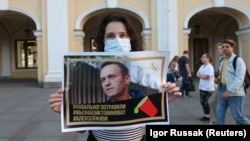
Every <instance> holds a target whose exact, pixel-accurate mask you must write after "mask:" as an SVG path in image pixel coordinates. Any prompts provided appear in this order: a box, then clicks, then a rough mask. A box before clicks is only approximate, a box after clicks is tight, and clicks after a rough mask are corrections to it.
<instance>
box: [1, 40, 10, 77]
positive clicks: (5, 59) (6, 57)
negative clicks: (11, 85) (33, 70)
mask: <svg viewBox="0 0 250 141" xmlns="http://www.w3.org/2000/svg"><path fill="white" fill-rule="evenodd" d="M9 45H10V44H9V41H8V40H5V41H2V42H1V48H2V55H1V56H2V74H1V77H4V78H10V77H11V73H10V47H9Z"/></svg>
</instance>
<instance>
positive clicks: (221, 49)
mask: <svg viewBox="0 0 250 141" xmlns="http://www.w3.org/2000/svg"><path fill="white" fill-rule="evenodd" d="M217 53H218V55H219V56H222V55H223V48H222V46H221V45H219V46H218V48H217Z"/></svg>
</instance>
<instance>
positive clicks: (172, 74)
mask: <svg viewBox="0 0 250 141" xmlns="http://www.w3.org/2000/svg"><path fill="white" fill-rule="evenodd" d="M178 60H179V56H178V55H175V56H174V57H173V59H172V60H171V61H170V62H169V65H168V69H167V82H172V83H176V81H177V79H178Z"/></svg>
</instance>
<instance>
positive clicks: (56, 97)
mask: <svg viewBox="0 0 250 141" xmlns="http://www.w3.org/2000/svg"><path fill="white" fill-rule="evenodd" d="M62 99H63V89H58V90H57V92H56V93H55V94H51V95H50V98H49V104H50V108H51V109H52V110H53V111H54V112H57V113H60V112H61V104H62Z"/></svg>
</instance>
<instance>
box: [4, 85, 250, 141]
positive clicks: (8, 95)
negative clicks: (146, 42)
mask: <svg viewBox="0 0 250 141" xmlns="http://www.w3.org/2000/svg"><path fill="white" fill-rule="evenodd" d="M196 86H197V82H196ZM196 88H198V86H197V87H196ZM55 91H56V89H44V88H38V87H37V85H36V82H35V81H27V82H26V81H19V82H2V81H0V141H84V140H85V138H86V137H87V133H85V134H80V133H61V123H60V114H57V113H54V112H52V111H51V109H50V107H49V104H48V98H49V95H50V94H51V93H54V92H55ZM248 93H249V94H247V96H246V104H245V111H246V114H247V116H248V117H249V118H250V91H249V90H248ZM190 94H191V97H181V98H179V99H177V100H176V101H174V102H172V103H170V105H169V111H170V123H171V124H179V125H187V124H195V125H205V124H207V123H206V122H201V121H200V120H199V118H201V117H202V116H203V114H202V109H201V106H200V103H199V94H198V90H197V91H196V92H192V93H190ZM226 123H227V124H235V122H234V121H233V119H232V117H231V115H230V112H229V111H228V114H227V117H226Z"/></svg>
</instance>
